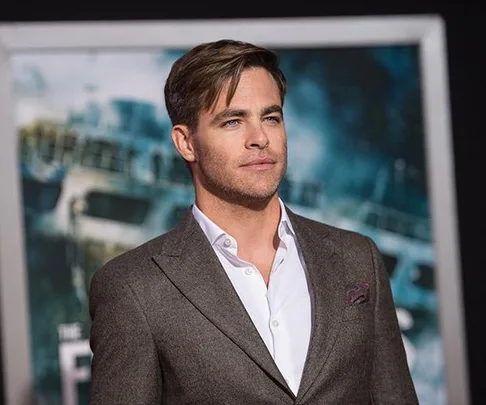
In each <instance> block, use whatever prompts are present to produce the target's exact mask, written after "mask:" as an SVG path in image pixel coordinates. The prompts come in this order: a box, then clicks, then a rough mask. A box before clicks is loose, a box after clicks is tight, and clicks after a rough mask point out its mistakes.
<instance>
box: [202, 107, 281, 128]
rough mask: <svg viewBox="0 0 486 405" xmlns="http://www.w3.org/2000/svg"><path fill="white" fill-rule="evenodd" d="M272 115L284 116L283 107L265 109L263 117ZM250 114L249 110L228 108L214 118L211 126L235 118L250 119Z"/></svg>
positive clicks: (262, 113)
mask: <svg viewBox="0 0 486 405" xmlns="http://www.w3.org/2000/svg"><path fill="white" fill-rule="evenodd" d="M272 113H279V114H280V115H282V116H283V111H282V107H280V106H279V105H278V104H273V105H271V106H268V107H265V108H264V109H263V110H262V112H261V116H265V115H268V114H272ZM249 115H250V112H249V111H248V110H243V109H238V108H226V109H224V110H223V111H220V112H219V113H218V114H216V115H215V116H214V118H213V119H212V120H211V123H210V125H217V124H218V123H219V122H221V121H223V120H225V119H227V118H233V117H248V116H249Z"/></svg>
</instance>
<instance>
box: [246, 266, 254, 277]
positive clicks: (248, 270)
mask: <svg viewBox="0 0 486 405" xmlns="http://www.w3.org/2000/svg"><path fill="white" fill-rule="evenodd" d="M251 273H253V270H252V269H250V268H249V267H247V268H246V269H245V274H247V275H250V274H251Z"/></svg>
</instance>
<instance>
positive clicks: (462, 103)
mask: <svg viewBox="0 0 486 405" xmlns="http://www.w3.org/2000/svg"><path fill="white" fill-rule="evenodd" d="M9 3H10V4H9V6H12V3H11V2H9ZM164 3H165V2H161V1H157V2H154V3H149V2H148V1H145V2H142V1H137V2H130V3H126V5H122V4H121V3H120V2H117V3H115V4H116V6H115V7H112V8H110V7H106V8H105V7H104V6H100V3H94V2H92V3H91V4H90V2H88V1H79V2H63V3H59V6H60V7H55V6H53V5H52V4H51V5H49V4H47V3H46V2H37V3H35V5H34V6H32V5H29V4H27V3H24V2H17V3H16V4H14V5H13V8H10V9H9V8H5V6H4V7H3V8H2V11H1V14H0V23H1V22H7V21H17V22H22V21H63V20H114V19H118V20H119V19H131V20H133V19H172V18H175V19H182V18H243V17H248V18H258V17H262V18H263V17H304V16H350V15H385V14H439V15H441V16H442V17H443V18H444V20H445V23H446V33H447V45H448V56H449V76H450V91H451V103H452V104H451V109H452V128H453V142H454V144H453V147H454V158H455V174H456V184H457V196H456V197H457V203H458V210H459V232H460V249H461V263H462V275H463V287H464V289H463V291H464V299H465V320H466V334H467V344H468V356H469V359H468V362H469V370H470V388H471V400H472V402H471V405H481V404H484V398H485V397H486V384H484V383H483V375H486V344H484V343H483V342H485V341H486V332H484V328H482V323H483V322H482V321H483V319H485V317H484V315H483V314H484V313H485V311H486V299H485V298H484V297H483V290H484V287H485V285H486V275H485V274H486V271H485V270H486V266H485V264H484V261H483V253H482V250H484V246H483V243H484V241H485V238H484V237H483V235H482V232H481V231H482V228H483V227H484V225H485V220H484V207H485V206H486V198H485V197H484V192H483V190H482V188H483V187H481V186H486V179H484V178H483V176H484V174H486V170H484V169H482V168H481V167H480V164H481V162H482V159H484V157H483V153H484V152H483V148H482V146H483V145H484V143H485V142H484V139H483V138H484V136H485V135H486V134H485V131H484V126H483V125H482V124H483V119H482V118H483V117H484V116H485V112H484V107H485V105H486V103H484V102H483V95H484V90H485V85H484V84H485V80H484V76H483V75H482V73H483V72H484V71H485V68H486V63H485V62H484V55H483V53H484V52H485V51H486V46H485V42H486V29H485V25H486V22H485V17H486V13H485V12H484V11H480V7H481V6H480V5H479V4H480V2H478V3H476V5H465V4H464V3H461V4H460V5H458V4H450V5H443V4H442V5H438V4H433V2H425V1H422V2H420V3H419V2H418V1H408V2H406V3H403V2H402V3H403V4H402V5H399V6H398V5H394V6H390V5H388V6H377V5H370V3H369V2H362V4H361V5H357V4H354V3H358V2H353V1H346V0H339V1H337V2H316V4H314V5H313V6H312V5H306V6H301V4H302V2H298V3H297V2H295V3H290V4H289V5H287V6H283V5H282V4H280V3H274V2H268V3H265V4H264V2H259V3H260V4H259V5H258V6H257V7H255V6H253V5H250V4H248V3H243V2H231V3H229V2H228V3H223V4H222V5H220V6H218V7H216V6H211V5H210V4H208V3H207V2H200V3H199V4H198V5H197V6H192V5H191V6H189V5H188V4H182V3H178V2H175V4H169V5H168V4H164ZM360 3H361V2H360ZM388 3H391V2H388ZM482 210H483V211H482Z"/></svg>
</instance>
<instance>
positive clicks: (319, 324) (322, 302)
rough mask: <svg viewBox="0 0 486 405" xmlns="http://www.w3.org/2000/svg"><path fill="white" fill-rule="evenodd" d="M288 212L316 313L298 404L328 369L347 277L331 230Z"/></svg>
mask: <svg viewBox="0 0 486 405" xmlns="http://www.w3.org/2000/svg"><path fill="white" fill-rule="evenodd" d="M288 213H289V217H290V220H291V221H292V225H293V226H294V229H295V232H296V235H297V239H298V243H299V245H300V248H301V250H302V255H303V258H304V261H305V263H306V267H307V275H308V279H309V287H310V289H311V291H310V292H311V297H312V311H313V318H312V319H313V325H312V333H311V340H310V343H309V350H308V353H307V360H306V363H305V366H304V371H303V375H302V380H301V384H300V388H299V392H298V395H297V401H296V403H298V402H299V400H300V399H302V397H303V396H304V395H305V394H306V392H307V391H308V390H309V388H310V387H311V385H312V383H313V382H314V380H315V379H316V377H317V375H318V374H319V371H320V370H321V368H322V367H323V366H324V363H325V362H326V360H327V358H328V357H329V354H330V353H331V350H332V347H333V344H334V342H335V340H336V337H337V334H338V331H339V327H340V322H341V318H342V316H343V309H344V304H343V298H342V294H343V291H344V275H343V273H342V272H343V269H342V263H341V261H340V255H339V254H337V252H336V251H335V246H334V243H333V241H332V238H331V237H330V236H329V231H328V229H327V228H326V227H324V228H319V229H324V230H323V231H322V233H318V232H316V230H315V229H310V228H309V227H308V226H307V225H306V224H305V223H304V221H302V219H300V218H299V217H298V216H296V215H295V214H293V213H292V212H291V211H290V210H288Z"/></svg>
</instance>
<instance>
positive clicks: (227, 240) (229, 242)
mask: <svg viewBox="0 0 486 405" xmlns="http://www.w3.org/2000/svg"><path fill="white" fill-rule="evenodd" d="M224 245H225V246H226V247H230V246H231V239H225V241H224Z"/></svg>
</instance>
